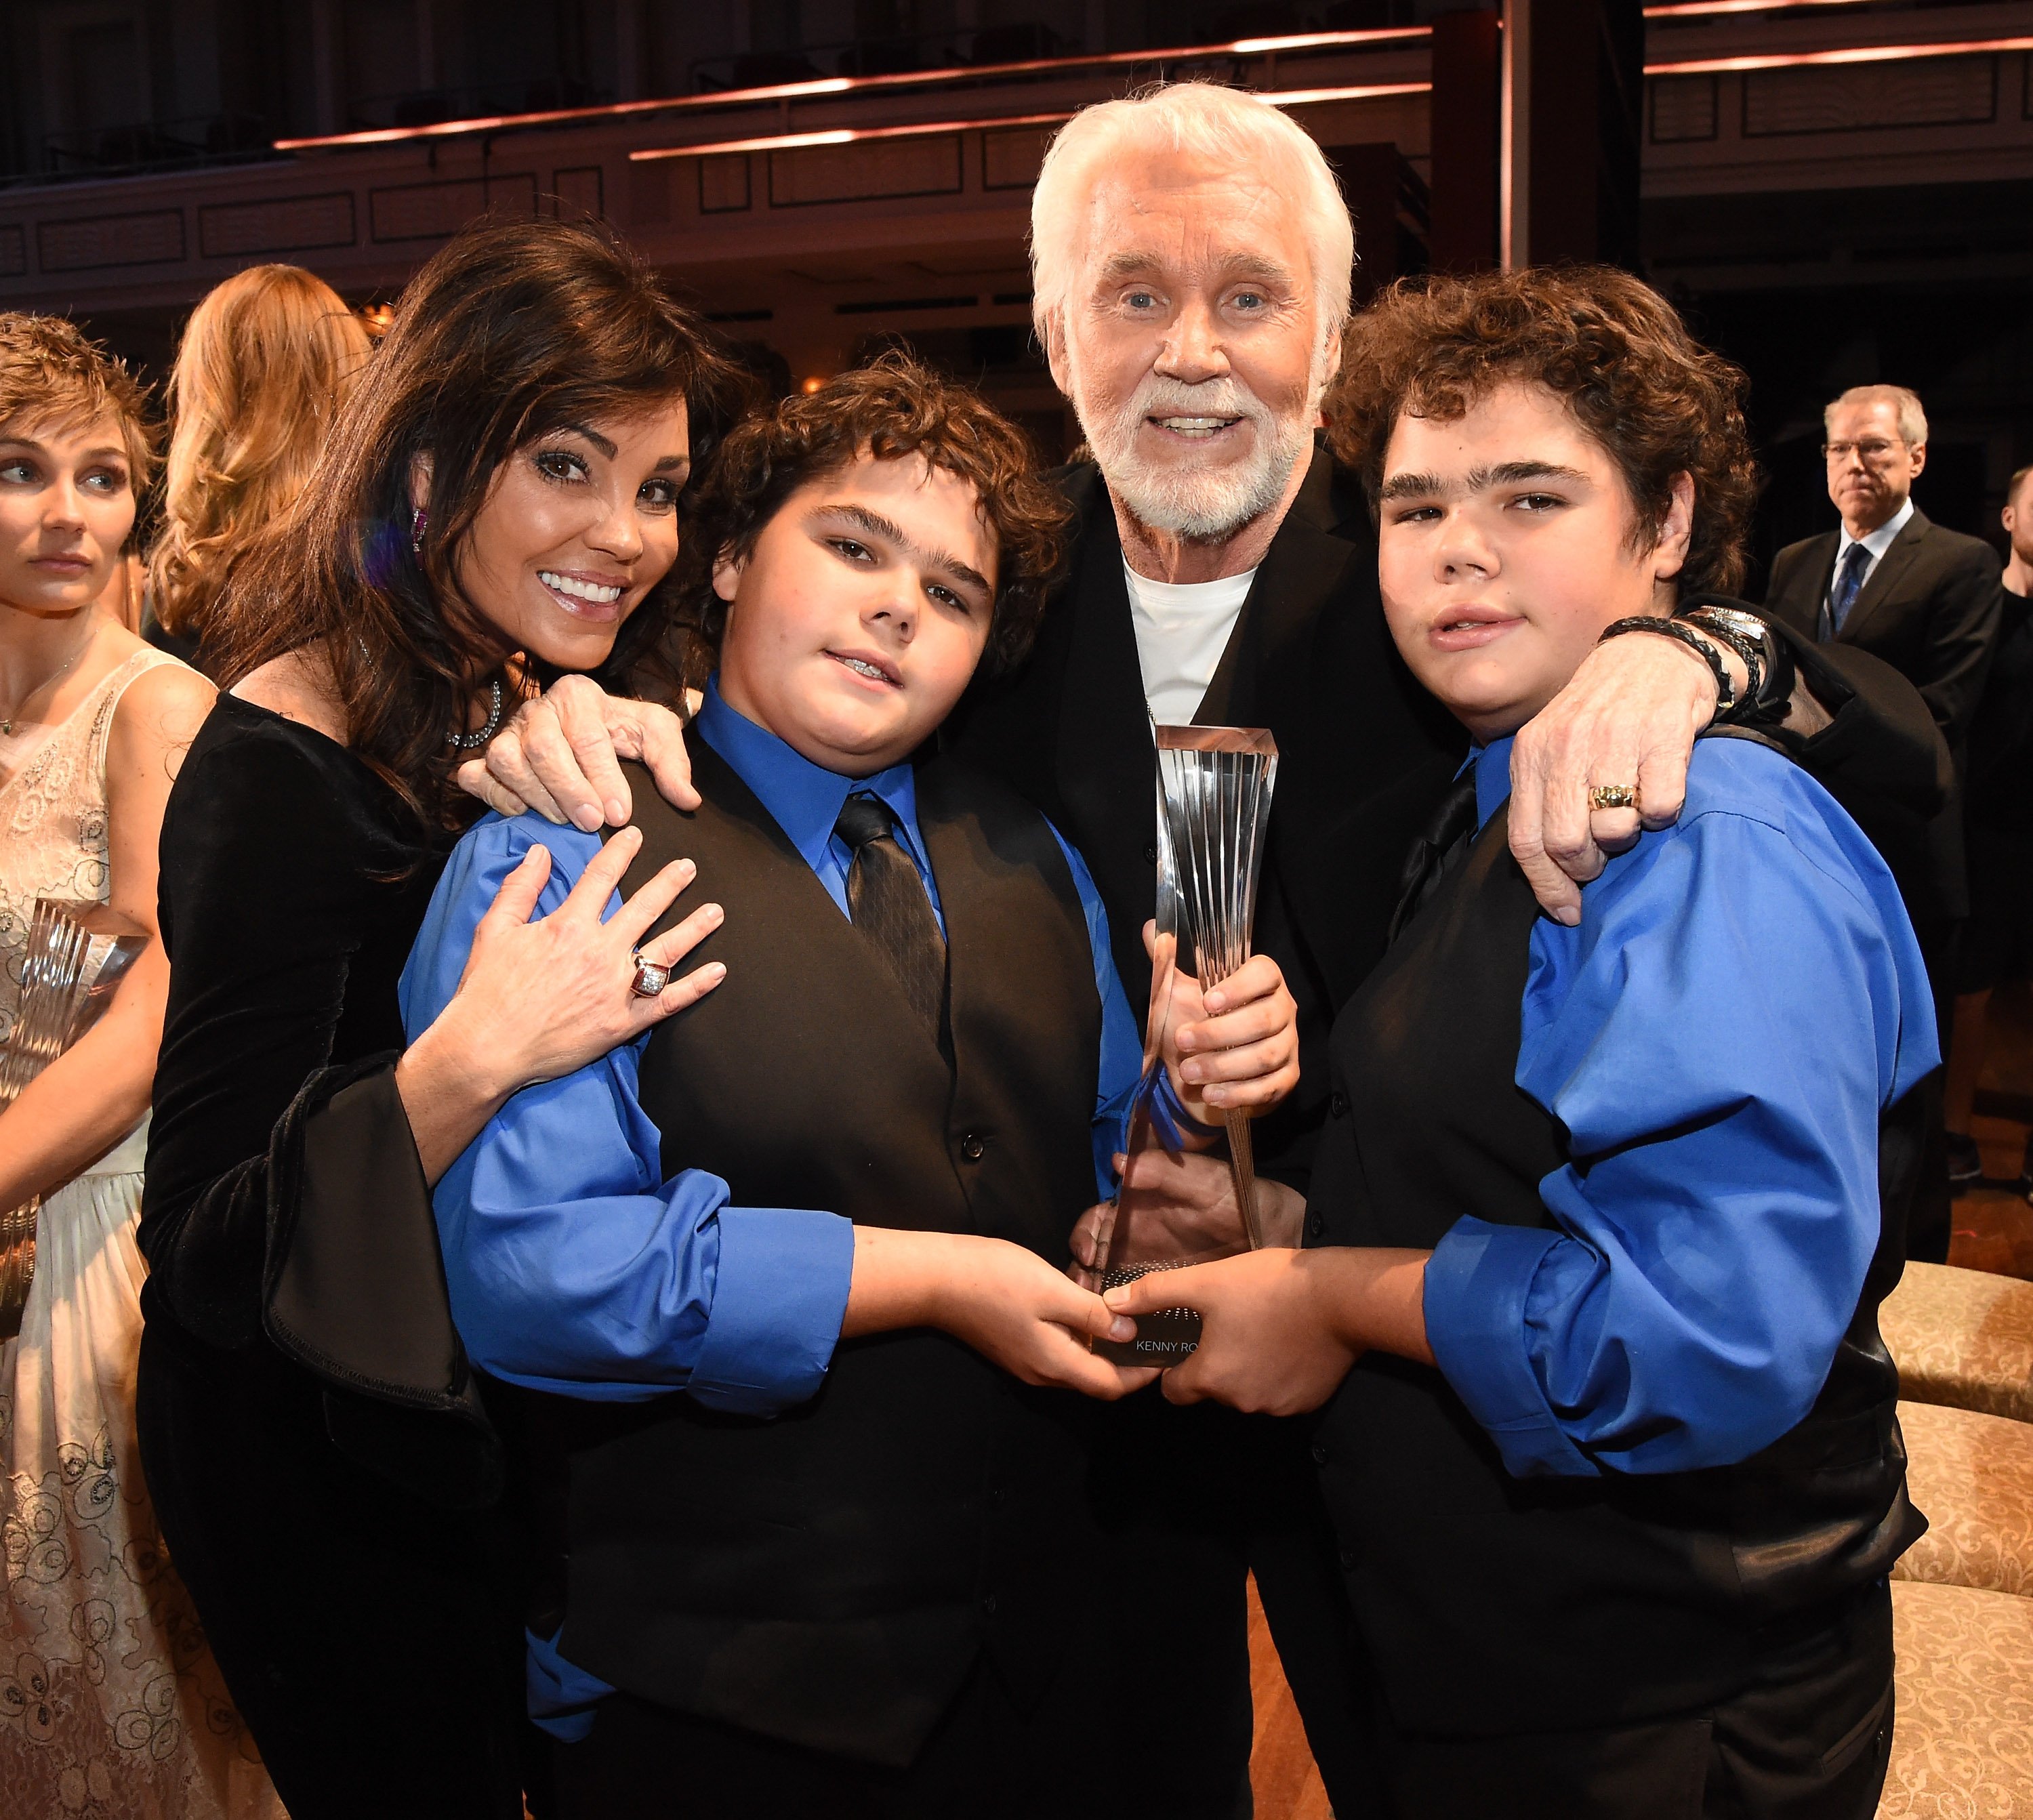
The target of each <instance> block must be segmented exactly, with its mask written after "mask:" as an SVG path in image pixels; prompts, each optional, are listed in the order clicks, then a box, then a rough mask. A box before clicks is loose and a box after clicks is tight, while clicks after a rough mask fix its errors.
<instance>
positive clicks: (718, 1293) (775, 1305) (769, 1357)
mask: <svg viewBox="0 0 2033 1820" xmlns="http://www.w3.org/2000/svg"><path fill="white" fill-rule="evenodd" d="M853 1275H854V1224H853V1222H852V1221H851V1220H848V1219H842V1218H841V1216H840V1215H838V1214H837V1213H818V1212H814V1211H811V1209H809V1208H787V1207H728V1208H722V1209H721V1213H720V1261H719V1265H718V1268H717V1270H716V1271H715V1273H714V1277H713V1312H712V1313H711V1314H710V1315H709V1316H708V1317H707V1320H706V1339H705V1342H704V1343H703V1344H702V1346H700V1348H699V1352H698V1359H697V1360H696V1361H695V1363H694V1365H693V1366H692V1369H691V1376H690V1378H689V1379H688V1380H687V1383H686V1388H687V1390H688V1391H690V1392H691V1395H693V1396H694V1397H695V1398H697V1399H698V1401H699V1402H702V1403H703V1404H705V1405H706V1407H707V1408H709V1409H717V1410H727V1411H728V1412H729V1413H730V1414H736V1415H751V1416H768V1415H775V1414H777V1413H778V1412H779V1411H781V1410H787V1409H791V1408H794V1407H795V1406H796V1405H798V1404H799V1403H801V1402H808V1401H809V1400H810V1399H811V1398H813V1397H814V1396H816V1395H818V1388H819V1386H820V1384H822V1383H823V1382H824V1381H825V1380H826V1368H827V1366H828V1365H830V1364H832V1362H833V1348H834V1347H835V1346H837V1345H838V1343H839V1342H840V1324H841V1321H842V1320H844V1318H845V1317H846V1314H847V1289H848V1283H849V1282H850V1281H851V1280H852V1277H853Z"/></svg>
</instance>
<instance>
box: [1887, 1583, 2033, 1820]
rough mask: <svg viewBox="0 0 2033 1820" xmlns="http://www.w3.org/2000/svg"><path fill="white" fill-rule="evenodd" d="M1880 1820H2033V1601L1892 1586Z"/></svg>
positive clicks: (1966, 1589) (1967, 1590)
mask: <svg viewBox="0 0 2033 1820" xmlns="http://www.w3.org/2000/svg"><path fill="white" fill-rule="evenodd" d="M1892 1623H1893V1638H1894V1647H1895V1648H1896V1650H1897V1652H1898V1667H1897V1668H1896V1671H1895V1674H1896V1680H1897V1684H1898V1707H1897V1714H1896V1718H1895V1720H1894V1722H1893V1732H1892V1766H1891V1769H1890V1772H1889V1773H1888V1774H1887V1776H1886V1777H1885V1796H1884V1799H1882V1800H1881V1802H1880V1803H1878V1820H1907V1817H1908V1816H1909V1815H1910V1816H1913V1817H1914V1820H2033V1599H2020V1598H2015V1597H2012V1595H2011V1594H2010V1593H1986V1592H1979V1591H1978V1590H1976V1589H1975V1588H1974V1587H1970V1586H1930V1585H1927V1584H1926V1583H1925V1582H1920V1581H1915V1580H1896V1581H1894V1582H1893V1587H1892Z"/></svg>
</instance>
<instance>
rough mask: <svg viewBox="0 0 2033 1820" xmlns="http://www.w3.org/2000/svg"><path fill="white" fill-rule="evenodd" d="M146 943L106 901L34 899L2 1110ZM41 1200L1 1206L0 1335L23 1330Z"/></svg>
mask: <svg viewBox="0 0 2033 1820" xmlns="http://www.w3.org/2000/svg"><path fill="white" fill-rule="evenodd" d="M146 946H148V932H147V931H145V930H142V929H140V928H137V927H135V926H134V925H133V923H129V922H128V921H127V920H126V919H125V918H124V917H122V916H119V915H118V913H117V912H114V911H111V910H109V909H107V907H106V906H105V905H104V904H80V903H72V902H68V901H65V900H64V899H62V898H58V897H38V898H37V899H36V908H35V913H34V915H33V916H32V919H31V920H30V922H29V924H28V946H27V948H26V949H24V950H23V951H22V955H21V1000H20V1002H19V1003H18V1004H17V1005H16V1006H15V1013H14V1028H13V1032H12V1033H11V1034H10V1035H9V1038H8V1039H7V1041H6V1043H5V1044H3V1045H0V1111H4V1110H6V1108H7V1107H9V1106H12V1105H13V1103H14V1102H15V1100H16V1099H17V1098H18V1097H19V1096H20V1095H21V1090H22V1088H24V1087H26V1086H27V1085H28V1083H29V1082H30V1081H32V1080H34V1079H35V1078H36V1076H37V1075H39V1073H42V1071H43V1069H45V1068H47V1066H48V1065H50V1063H51V1062H54V1060H55V1059H56V1058H58V1056H59V1055H61V1054H63V1052H64V1051H65V1050H66V1049H68V1048H69V1047H70V1046H71V1045H72V1044H73V1043H75V1042H76V1041H77V1039H78V1038H80V1036H82V1035H84V1033H85V1032H86V1031H88V1030H89V1029H90V1028H92V1025H93V1024H95V1022H97V1021H98V1019H99V1013H101V1012H103V1010H104V1009H106V1007H107V1005H109V1004H110V1003H111V1002H112V1000H113V992H114V987H117V986H118V984H119V983H120V981H121V979H122V976H124V975H125V973H126V971H127V969H128V968H129V967H130V966H132V965H133V963H134V960H135V957H137V955H139V954H140V952H141V950H142V949H144V947H146ZM41 1205H42V1203H41V1201H40V1200H39V1199H36V1200H29V1201H27V1202H25V1203H24V1204H22V1205H21V1206H20V1207H17V1208H13V1209H11V1210H10V1211H6V1212H4V1213H0V1339H12V1338H13V1336H14V1335H16V1334H17V1333H19V1332H20V1331H21V1310H22V1309H23V1308H24V1306H25V1305H27V1303H28V1285H29V1284H30V1283H32V1281H33V1280H34V1278H35V1274H36V1215H37V1212H38V1211H39V1209H40V1208H41Z"/></svg>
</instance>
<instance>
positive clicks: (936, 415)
mask: <svg viewBox="0 0 2033 1820" xmlns="http://www.w3.org/2000/svg"><path fill="white" fill-rule="evenodd" d="M864 453H865V454H868V455H873V456H874V458H875V459H877V460H878V461H898V460H901V459H903V458H904V457H905V456H906V455H918V456H920V457H922V458H923V459H924V460H925V462H927V464H929V465H930V466H933V467H935V468H941V469H943V470H945V472H946V473H948V474H953V475H956V476H957V477H959V478H960V479H961V480H964V481H967V482H968V485H971V486H972V488H973V489H974V490H975V496H977V497H978V498H979V500H980V502H981V511H982V515H983V518H985V519H987V522H988V526H989V528H990V530H992V531H993V532H994V534H995V548H996V584H995V609H994V620H993V621H992V623H991V624H990V627H989V632H988V644H987V649H986V650H984V651H983V653H982V661H981V668H980V670H979V672H978V673H979V674H981V675H993V674H994V673H995V672H997V671H998V670H1001V669H1006V668H1009V666H1010V665H1013V664H1016V663H1019V662H1020V661H1022V659H1023V657H1024V653H1026V652H1028V650H1030V648H1031V640H1032V639H1033V638H1035V637H1036V636H1037V631H1038V623H1039V620H1040V619H1041V618H1042V617H1043V614H1044V607H1045V597H1046V593H1047V592H1048V591H1049V590H1050V586H1051V582H1052V580H1053V578H1054V576H1055V575H1057V574H1058V567H1059V564H1060V561H1061V558H1062V557H1063V556H1064V554H1065V534H1066V528H1067V526H1069V524H1070V523H1071V522H1072V519H1073V512H1072V509H1071V508H1070V507H1069V506H1068V505H1067V504H1066V502H1065V499H1064V498H1063V497H1062V496H1061V495H1060V493H1059V492H1058V489H1055V488H1054V487H1052V486H1050V485H1047V484H1046V482H1045V481H1043V479H1041V478H1040V477H1039V474H1038V471H1037V458H1036V455H1035V453H1034V451H1032V449H1031V445H1030V444H1029V443H1028V441H1027V440H1025V439H1024V433H1023V432H1022V431H1021V430H1020V429H1017V428H1016V425H1014V424H1013V423H1011V422H1010V421H1009V419H1008V418H1005V417H1004V416H1002V414H1000V413H999V412H998V411H997V410H995V409H994V406H991V405H990V404H989V403H987V401H986V400H985V399H983V398H982V397H981V396H980V395H979V393H977V392H975V391H972V389H970V388H968V387H966V386H964V385H961V384H958V383H957V382H956V381H954V380H949V379H945V378H942V376H940V375H939V374H938V373H934V372H933V371H932V370H931V369H930V368H929V367H925V366H921V365H919V364H918V363H917V362H916V361H913V360H912V359H911V358H909V357H908V356H907V355H905V354H900V353H896V352H890V353H887V354H883V355H882V357H881V358H878V359H877V360H875V361H873V362H871V363H870V365H867V366H864V367H859V368H856V369H854V370H852V371H851V372H848V373H841V374H839V375H838V376H836V377H835V378H833V379H829V380H827V381H826V384H824V385H822V386H821V387H820V388H818V391H814V392H809V393H804V394H793V395H792V396H791V397H789V398H787V399H784V402H783V403H781V404H780V405H778V406H777V408H776V410H774V411H773V412H767V413H765V414H762V415H760V416H757V417H753V418H750V419H749V420H748V421H747V422H745V423H743V424H741V425H739V426H738V427H737V428H736V429H733V430H732V431H730V432H729V433H728V436H727V439H726V440H725V441H724V442H723V443H722V444H721V447H720V449H719V451H718V452H717V455H715V456H714V458H713V462H712V465H711V466H709V468H708V469H707V470H706V473H705V474H703V475H702V477H700V479H699V481H698V485H696V487H695V489H694V491H693V492H692V495H691V499H690V500H689V501H688V502H687V507H688V509H687V522H686V526H685V538H684V541H683V545H682V546H681V548H680V552H679V556H678V570H679V575H678V579H677V582H676V588H677V594H678V603H679V604H678V608H677V612H676V623H675V626H674V632H675V638H674V639H673V640H672V642H668V643H667V644H666V646H665V648H664V649H663V650H661V651H660V652H659V653H656V655H655V657H654V658H653V660H652V661H651V662H650V664H649V665H638V672H637V675H636V676H635V679H634V680H635V683H636V684H637V686H638V687H642V689H643V691H644V692H645V693H647V694H668V693H669V692H670V691H669V683H670V680H672V678H673V677H674V676H675V678H676V679H677V680H680V681H681V682H682V683H683V685H684V686H685V687H691V688H697V687H701V686H702V685H703V683H704V682H705V680H706V676H707V675H708V673H709V672H710V671H711V670H712V668H713V665H714V663H715V662H716V661H717V658H718V656H719V652H720V639H721V633H722V632H723V631H724V630H725V629H726V625H727V603H726V602H725V601H723V600H721V597H719V596H718V595H717V594H715V593H714V592H713V568H714V566H715V565H716V564H717V562H718V561H719V560H720V559H721V557H722V556H735V557H740V556H746V555H747V554H748V552H750V551H751V550H752V549H754V547H755V540H756V539H757V538H758V537H760V536H761V535H762V528H763V526H766V524H768V523H769V521H770V520H771V519H773V518H774V517H775V516H776V515H777V513H778V512H779V511H781V510H782V509H783V505H784V501H785V500H788V498H789V497H790V496H792V494H793V493H795V492H797V491H798V489H799V488H800V487H803V486H807V485H810V484H811V482H813V481H821V480H827V479H830V478H831V477H833V476H834V475H835V474H840V473H841V472H842V471H843V470H845V469H846V468H848V467H849V466H852V464H853V462H855V461H856V459H859V457H860V456H861V455H863V454H864ZM645 668H647V669H648V670H649V671H650V674H649V675H648V676H645V675H643V674H642V671H643V670H644V669H645ZM660 685H661V686H660Z"/></svg>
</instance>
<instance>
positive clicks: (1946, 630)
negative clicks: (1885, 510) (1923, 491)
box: [1765, 507, 2005, 924]
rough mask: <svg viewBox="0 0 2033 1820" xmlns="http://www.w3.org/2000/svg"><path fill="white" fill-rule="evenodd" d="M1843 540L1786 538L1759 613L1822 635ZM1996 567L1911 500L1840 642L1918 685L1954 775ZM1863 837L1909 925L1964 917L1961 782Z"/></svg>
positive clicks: (1975, 686)
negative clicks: (1936, 805)
mask: <svg viewBox="0 0 2033 1820" xmlns="http://www.w3.org/2000/svg"><path fill="white" fill-rule="evenodd" d="M1841 541H1842V539H1841V534H1840V533H1839V532H1836V531H1827V532H1824V533H1823V534H1821V536H1820V537H1807V538H1805V539H1803V541H1800V542H1799V543H1797V544H1789V545H1787V547H1786V548H1785V549H1783V550H1781V551H1780V552H1779V555H1778V556H1777V560H1775V561H1774V562H1773V565H1772V579H1771V582H1770V584H1769V586H1768V587H1767V588H1766V590H1765V611H1766V612H1767V613H1768V614H1769V616H1771V617H1772V618H1773V619H1774V620H1777V621H1779V622H1780V623H1781V624H1784V625H1785V626H1787V627H1788V628H1789V629H1791V630H1792V631H1794V632H1795V633H1796V634H1798V635H1799V636H1800V637H1801V638H1803V639H1811V638H1814V637H1815V636H1816V635H1817V634H1818V629H1819V624H1820V620H1821V605H1822V603H1823V601H1825V600H1826V599H1827V598H1828V592H1829V583H1830V582H1831V581H1832V580H1833V579H1834V575H1835V566H1836V551H1837V549H1839V548H1840V545H1841ZM2002 573H2003V571H2002V568H2001V564H2000V563H1999V560H1998V557H1997V552H1996V551H1994V549H1991V547H1990V545H1988V544H1986V543H1985V542H1983V541H1982V539H1980V538H1978V537H1964V535H1963V534H1961V533H1960V531H1951V530H1944V529H1943V528H1942V527H1941V526H1939V525H1938V524H1935V523H1934V522H1932V521H1931V520H1930V519H1929V518H1928V517H1927V515H1926V513H1925V512H1923V511H1919V509H1918V508H1917V507H1916V508H1915V511H1914V513H1913V515H1912V517H1911V519H1908V521H1907V523H1906V526H1905V528H1904V530H1901V531H1900V534H1899V535H1898V536H1897V537H1895V538H1893V541H1892V547H1891V548H1890V549H1888V550H1887V551H1886V552H1885V555H1884V556H1883V557H1882V558H1881V560H1880V561H1879V563H1878V566H1877V567H1876V568H1874V569H1873V570H1872V571H1871V573H1870V580H1868V581H1867V582H1865V583H1864V585H1863V591H1862V592H1861V593H1860V594H1858V596H1857V597H1856V601H1855V605H1852V606H1851V609H1850V610H1849V615H1848V619H1847V620H1845V621H1844V625H1843V628H1842V631H1840V633H1838V634H1837V635H1836V641H1835V642H1836V644H1837V645H1839V646H1848V647H1850V648H1851V649H1854V650H1859V651H1868V652H1870V653H1871V654H1872V655H1873V656H1874V657H1879V658H1881V659H1882V660H1883V661H1885V662H1886V663H1888V664H1889V665H1891V666H1892V667H1893V668H1894V669H1896V671H1898V672H1899V673H1900V675H1901V676H1904V677H1905V678H1906V679H1907V680H1908V681H1909V682H1911V683H1912V684H1913V686H1914V687H1915V688H1916V689H1918V690H1919V691H1920V695H1921V698H1922V699H1923V700H1924V701H1925V702H1926V704H1927V707H1928V710H1929V712H1930V713H1932V714H1933V716H1934V724H1935V725H1936V726H1937V727H1938V728H1940V729H1941V736H1942V738H1943V739H1944V740H1945V741H1946V742H1947V743H1948V747H1949V754H1950V755H1951V757H1952V758H1953V760H1954V762H1955V767H1956V777H1957V778H1958V779H1959V778H1960V776H1961V774H1962V771H1963V768H1964V758H1965V755H1966V751H1967V743H1968V738H1969V731H1970V726H1971V721H1973V720H1974V719H1975V714H1976V709H1977V703H1978V702H1979V699H1980V698H1981V697H1982V693H1983V683H1984V677H1985V676H1986V672H1988V671H1989V669H1990V661H1991V655H1992V652H1993V650H1994V648H1995V646H1996V644H1997V633H1998V624H1999V617H2000V615H2001V613H2002V612H2003V611H2004V605H2005V589H2004V582H2003V579H2002ZM1870 832H1871V833H1872V835H1873V837H1874V838H1875V839H1877V840H1878V844H1879V845H1880V846H1881V848H1884V849H1885V857H1886V859H1887V861H1888V862H1889V863H1890V865H1891V867H1892V868H1893V871H1894V872H1895V873H1896V874H1898V875H1899V881H1900V886H1901V887H1902V888H1903V889H1904V891H1905V893H1906V901H1907V907H1908V909H1909V910H1911V912H1912V915H1913V919H1914V920H1915V922H1916V923H1923V924H1925V923H1941V922H1944V921H1950V920H1953V919H1956V918H1958V917H1960V916H1964V915H1966V914H1967V911H1968V898H1967V890H1966V887H1965V885H1964V873H1963V839H1962V836H1963V829H1962V807H1961V802H1960V789H1959V786H1958V787H1956V788H1952V789H1951V792H1950V795H1949V800H1948V802H1947V803H1945V805H1944V807H1943V808H1942V810H1941V812H1940V813H1939V814H1938V815H1935V816H1934V817H1933V818H1931V819H1930V820H1929V821H1927V822H1924V823H1923V822H1921V821H1919V820H1918V819H1917V818H1901V817H1899V816H1896V815H1895V816H1893V817H1892V818H1889V820H1888V821H1887V822H1885V824H1884V825H1883V826H1878V827H1873V828H1872V829H1871V830H1870Z"/></svg>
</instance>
